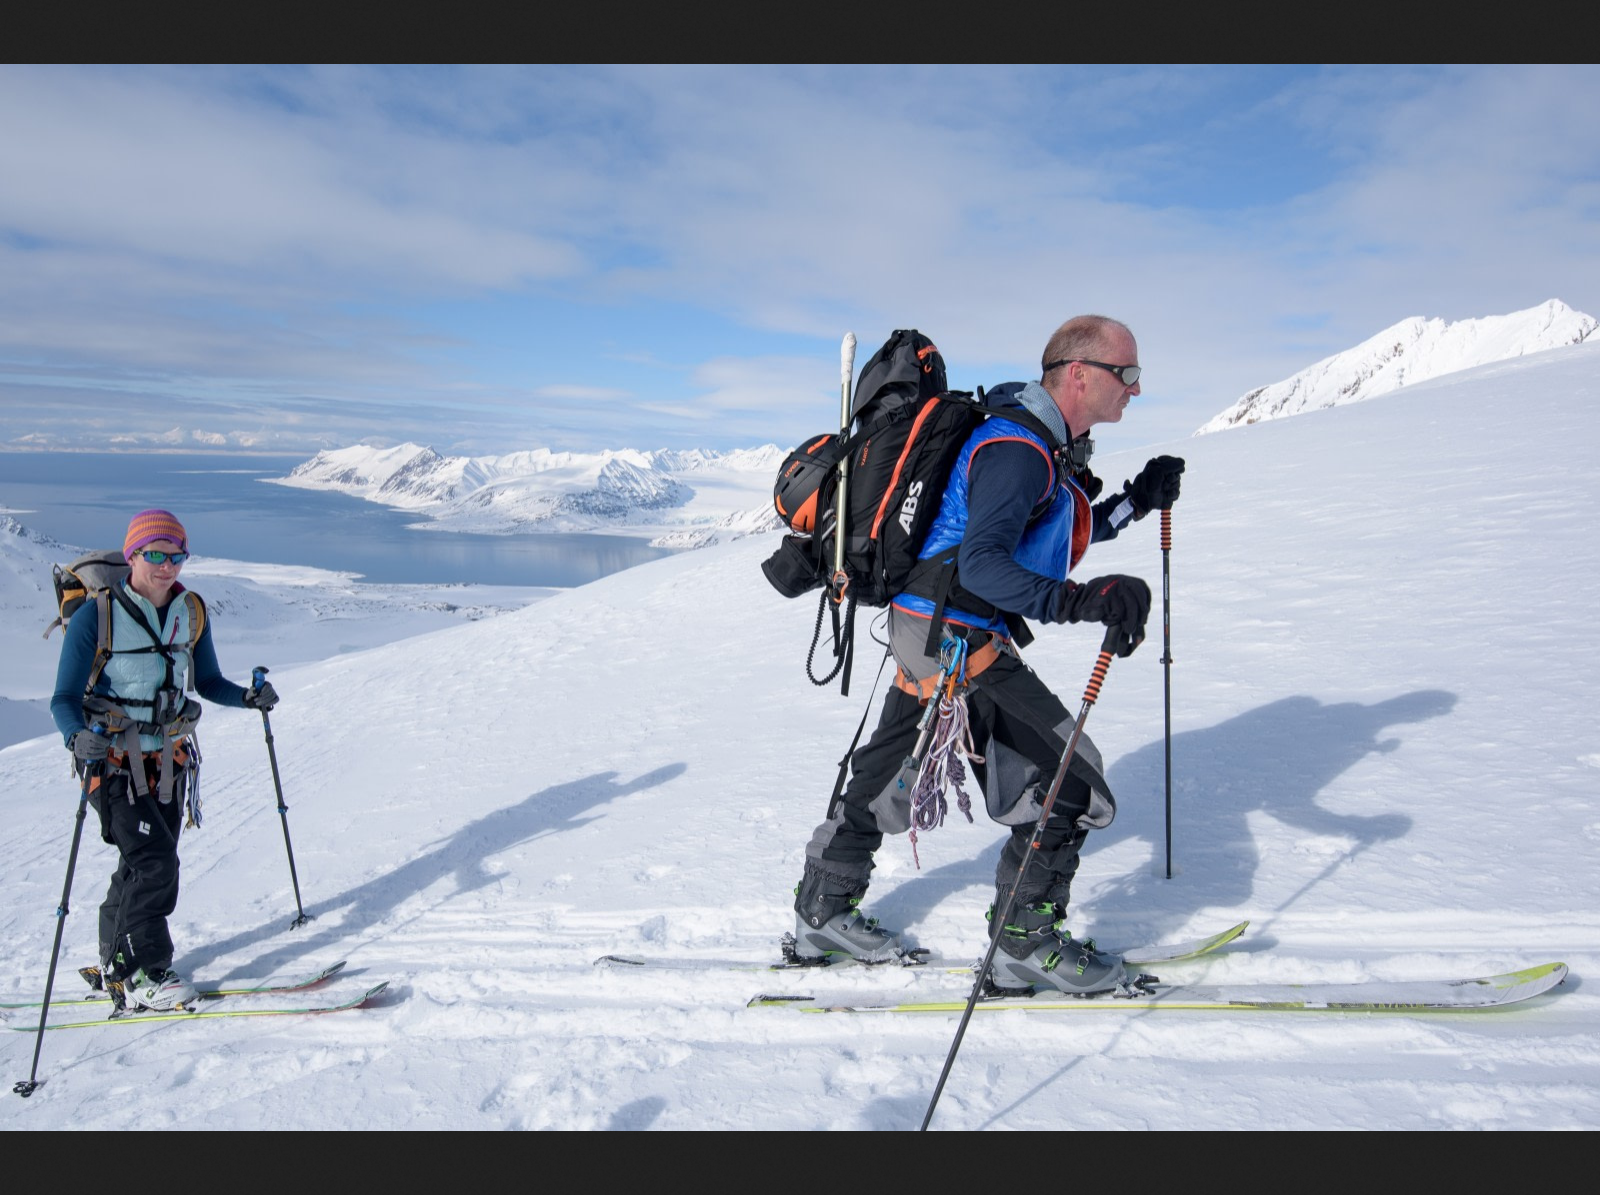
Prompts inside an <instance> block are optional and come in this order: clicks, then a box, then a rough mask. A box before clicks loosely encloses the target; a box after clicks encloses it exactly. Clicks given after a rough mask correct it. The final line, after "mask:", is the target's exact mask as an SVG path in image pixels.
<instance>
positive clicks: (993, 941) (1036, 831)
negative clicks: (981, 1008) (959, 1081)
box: [918, 627, 1117, 1132]
mask: <svg viewBox="0 0 1600 1195" xmlns="http://www.w3.org/2000/svg"><path fill="white" fill-rule="evenodd" d="M1116 636H1117V628H1116V627H1107V628H1106V637H1105V639H1104V640H1102V641H1101V644H1100V654H1099V656H1098V657H1096V659H1095V662H1094V671H1093V672H1091V673H1090V674H1089V685H1088V687H1087V688H1085V689H1084V691H1083V706H1082V708H1080V709H1079V711H1078V720H1077V722H1076V723H1075V724H1074V725H1073V727H1072V737H1071V738H1070V739H1068V740H1067V747H1066V750H1065V751H1063V752H1062V753H1061V766H1060V767H1058V768H1057V769H1056V776H1055V779H1054V780H1052V781H1051V782H1050V791H1049V792H1048V793H1046V794H1045V798H1044V807H1043V808H1042V809H1040V810H1039V818H1038V820H1037V821H1036V822H1034V824H1033V839H1032V841H1030V842H1029V843H1028V848H1027V850H1025V851H1023V853H1022V863H1021V864H1020V865H1019V866H1018V867H1017V878H1016V879H1015V880H1013V881H1012V883H1011V895H1010V896H1008V897H1006V907H1005V908H1004V909H1003V910H1001V911H999V912H998V913H997V914H996V919H995V921H994V922H993V926H994V932H993V933H992V934H991V935H990V937H989V950H988V952H987V953H986V954H985V955H984V956H983V962H982V963H981V964H979V966H978V977H977V980H976V981H975V982H974V983H973V985H972V995H970V996H968V997H967V1007H966V1011H965V1012H963V1013H962V1014H961V1023H960V1024H959V1025H957V1026H956V1037H955V1040H954V1041H953V1042H951V1043H950V1053H949V1054H948V1055H947V1056H946V1057H945V1060H944V1069H943V1070H942V1071H940V1072H939V1082H938V1083H937V1084H936V1085H935V1086H934V1089H933V1098H932V1099H931V1100H929V1101H928V1111H927V1113H926V1114H925V1115H924V1116H923V1118H922V1128H921V1129H920V1130H918V1131H919V1132H925V1131H926V1130H927V1128H928V1124H929V1122H931V1121H932V1120H933V1110H934V1109H935V1108H936V1107H938V1105H939V1096H940V1095H942V1094H943V1093H944V1084H945V1080H946V1079H948V1078H949V1077H950V1068H951V1067H952V1066H954V1065H955V1061H956V1051H958V1050H959V1049H961V1039H962V1038H963V1037H965V1036H966V1032H967V1022H968V1021H970V1020H971V1019H972V1010H973V1009H974V1008H976V1007H977V1004H978V997H979V995H981V994H982V992H983V984H984V981H985V980H986V979H988V978H989V968H990V966H991V965H992V964H993V963H994V952H995V949H996V948H997V947H998V946H999V945H1000V935H1001V934H1003V933H1004V932H1005V926H1006V923H1007V922H1008V921H1010V920H1011V910H1012V909H1013V908H1015V907H1016V904H1017V893H1018V892H1020V891H1021V890H1022V880H1023V877H1024V876H1025V875H1026V874H1027V871H1028V864H1029V863H1032V862H1033V855H1034V852H1035V851H1038V850H1041V849H1042V844H1043V839H1044V826H1045V823H1046V822H1047V821H1049V820H1050V811H1051V809H1053V808H1054V807H1055V803H1056V797H1057V795H1058V794H1059V793H1060V792H1061V786H1062V784H1064V783H1065V782H1066V779H1067V768H1068V766H1069V765H1070V764H1071V763H1072V757H1073V756H1074V755H1075V754H1076V753H1077V750H1078V740H1079V739H1080V738H1082V737H1083V724H1084V723H1085V722H1086V721H1088V718H1089V707H1090V706H1092V705H1093V704H1094V703H1095V701H1096V700H1098V699H1099V697H1100V686H1101V684H1103V683H1104V682H1105V679H1106V669H1108V668H1110V667H1111V653H1112V650H1113V649H1114V648H1115V646H1116V641H1117V640H1116Z"/></svg>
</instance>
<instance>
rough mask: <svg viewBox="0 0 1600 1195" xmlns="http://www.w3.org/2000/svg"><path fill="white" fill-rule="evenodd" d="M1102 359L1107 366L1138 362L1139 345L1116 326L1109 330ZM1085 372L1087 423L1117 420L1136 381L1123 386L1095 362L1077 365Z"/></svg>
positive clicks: (1137, 390) (1120, 416)
mask: <svg viewBox="0 0 1600 1195" xmlns="http://www.w3.org/2000/svg"><path fill="white" fill-rule="evenodd" d="M1111 333H1112V335H1111V336H1110V337H1109V338H1108V340H1107V342H1106V348H1105V353H1106V355H1105V357H1104V358H1103V360H1104V361H1105V363H1106V364H1107V365H1137V364H1139V346H1138V345H1137V344H1135V343H1134V339H1133V337H1132V336H1130V335H1128V334H1127V333H1126V332H1124V331H1122V330H1121V329H1119V328H1113V329H1111ZM1074 368H1076V369H1081V370H1083V371H1084V379H1083V380H1084V395H1083V410H1084V412H1085V413H1086V414H1087V415H1088V416H1089V420H1090V424H1091V425H1093V424H1095V423H1116V422H1117V421H1119V420H1120V419H1121V418H1122V412H1123V411H1125V410H1127V407H1128V404H1129V403H1130V402H1132V401H1133V396H1134V395H1135V394H1138V393H1139V384H1138V383H1137V382H1135V383H1134V384H1133V385H1132V386H1124V385H1123V384H1122V382H1121V381H1119V380H1118V378H1117V375H1116V374H1114V373H1112V372H1111V371H1110V370H1108V369H1101V368H1100V367H1099V366H1098V365H1081V364H1080V365H1077V366H1074Z"/></svg>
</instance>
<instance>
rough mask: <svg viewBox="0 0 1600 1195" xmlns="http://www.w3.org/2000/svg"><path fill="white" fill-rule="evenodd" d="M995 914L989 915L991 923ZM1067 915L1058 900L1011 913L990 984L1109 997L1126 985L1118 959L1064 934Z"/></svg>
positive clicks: (1012, 989) (1089, 942)
mask: <svg viewBox="0 0 1600 1195" xmlns="http://www.w3.org/2000/svg"><path fill="white" fill-rule="evenodd" d="M995 913H996V910H995V909H992V908H991V909H990V910H989V918H990V920H991V922H992V921H993V919H994V917H995ZM1065 916H1066V910H1065V909H1063V908H1062V907H1061V906H1060V905H1058V904H1056V903H1054V902H1053V901H1044V902H1041V903H1039V904H1030V905H1024V906H1022V907H1021V908H1013V909H1012V910H1011V920H1010V921H1009V922H1007V923H1006V925H1004V926H1003V927H1002V928H1001V930H1000V949H998V950H996V951H995V953H994V963H993V964H992V965H991V966H990V968H989V981H990V982H991V983H992V984H993V985H994V986H995V987H996V988H998V989H1000V990H1001V991H1003V992H1022V991H1026V990H1029V989H1034V988H1040V989H1053V990H1055V991H1058V992H1066V993H1067V994H1069V995H1073V996H1085V995H1089V994H1091V993H1093V992H1108V991H1111V990H1112V989H1114V988H1115V987H1117V986H1118V985H1119V984H1121V983H1123V982H1124V981H1125V980H1126V978H1127V973H1126V972H1125V971H1124V969H1123V966H1122V960H1121V959H1120V958H1118V957H1117V956H1116V955H1114V954H1106V953H1104V952H1102V951H1099V950H1096V949H1095V944H1094V939H1092V938H1089V939H1085V940H1083V941H1080V940H1078V939H1077V938H1073V937H1070V936H1068V935H1066V934H1063V933H1062V932H1061V923H1062V921H1063V920H1064V919H1065Z"/></svg>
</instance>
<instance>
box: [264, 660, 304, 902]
mask: <svg viewBox="0 0 1600 1195" xmlns="http://www.w3.org/2000/svg"><path fill="white" fill-rule="evenodd" d="M266 678H267V670H266V669H265V668H264V667H262V666H260V665H257V666H256V667H254V668H252V669H251V670H250V681H251V687H252V688H254V689H258V690H259V689H260V688H261V682H262V681H264V680H266ZM261 729H262V730H264V731H266V734H267V759H268V760H269V761H270V762H271V763H272V787H273V788H275V789H277V791H278V817H279V819H280V820H281V821H282V822H283V849H284V850H286V851H288V852H289V882H290V883H292V884H293V885H294V907H295V909H296V911H297V912H298V913H299V916H297V917H296V918H295V919H294V920H293V921H291V922H290V923H289V928H290V929H299V928H300V927H301V926H302V925H304V924H305V923H306V922H308V921H310V920H311V917H310V915H309V914H307V913H306V909H305V906H304V905H303V904H301V903H300V877H299V875H297V874H296V873H295V869H294V845H293V844H292V843H291V842H290V841H289V807H288V806H287V805H285V804H284V803H283V781H282V780H281V779H279V777H278V752H277V750H276V749H275V748H274V747H273V745H272V719H271V718H269V717H267V711H266V710H262V711H261Z"/></svg>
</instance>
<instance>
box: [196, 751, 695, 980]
mask: <svg viewBox="0 0 1600 1195" xmlns="http://www.w3.org/2000/svg"><path fill="white" fill-rule="evenodd" d="M686 767H687V765H686V764H682V763H675V764H668V765H666V766H664V767H660V768H657V769H655V770H654V771H652V772H647V773H645V774H644V775H642V776H639V777H637V778H636V779H633V780H630V781H628V782H626V783H618V782H617V779H616V776H617V773H615V772H597V773H595V774H594V775H592V776H586V777H584V778H583V779H581V780H572V781H568V782H567V783H565V784H555V785H551V786H550V787H549V788H546V789H541V790H540V791H539V792H536V793H532V794H530V795H529V796H527V797H525V798H524V799H523V800H521V801H519V802H517V803H516V804H515V805H509V806H506V807H504V808H501V809H496V810H495V811H494V812H492V813H489V814H486V815H485V816H483V817H480V818H478V819H477V820H476V821H473V822H469V823H468V824H467V825H465V826H462V827H461V829H459V830H457V831H456V832H455V833H454V834H452V835H451V836H450V837H449V838H447V839H445V840H443V841H442V842H440V843H438V844H437V845H435V846H433V847H432V848H431V849H427V850H425V853H423V854H421V855H418V856H417V857H416V858H414V859H409V860H407V861H406V862H404V863H401V864H400V865H399V866H398V867H396V868H394V869H393V870H391V871H387V872H385V873H383V874H382V875H377V876H374V877H372V878H371V879H370V880H367V881H365V882H364V883H361V884H358V885H356V886H355V887H353V888H348V889H346V890H345V891H344V892H341V893H339V894H338V895H337V896H333V897H329V898H327V899H324V900H320V901H316V902H313V903H311V904H308V905H307V906H306V912H307V913H308V914H309V915H310V916H312V917H314V918H315V917H321V916H323V915H324V914H327V913H332V912H335V911H339V910H343V911H344V916H343V917H341V918H340V919H339V921H338V922H337V924H331V925H329V926H328V927H326V928H324V929H319V927H318V924H317V922H316V921H312V922H311V923H310V924H309V925H306V926H303V927H302V928H300V929H297V930H294V931H292V932H286V931H287V930H288V926H287V922H288V921H289V920H291V919H292V915H293V909H292V908H291V909H289V910H287V911H286V912H285V913H284V914H283V916H282V917H275V918H273V920H271V921H270V922H264V923H262V924H261V925H258V926H256V927H255V928H253V929H249V930H244V931H241V932H240V933H238V934H235V935H234V936H233V937H231V938H225V939H223V940H221V941H217V942H211V943H208V944H206V945H205V946H204V947H202V948H201V949H200V950H198V951H195V952H192V953H188V954H186V955H185V957H184V960H183V963H184V965H185V966H187V967H189V968H191V969H192V970H196V971H204V970H205V969H206V966H207V965H208V964H209V963H211V962H214V961H215V960H216V959H219V958H225V957H227V956H228V955H229V954H231V953H232V952H234V951H237V950H244V949H247V948H249V947H251V946H254V945H256V944H257V943H259V942H264V941H267V940H268V939H277V938H282V939H283V940H282V941H281V942H279V943H277V944H276V945H275V948H274V949H272V950H270V951H268V952H267V953H266V954H265V955H262V956H261V957H259V958H256V959H253V960H251V961H250V962H249V963H245V964H240V965H239V966H236V967H233V968H231V969H230V971H229V973H228V974H227V975H225V976H219V977H218V978H219V980H223V981H225V980H227V979H229V978H233V977H234V976H241V975H244V974H246V973H248V974H250V975H252V976H254V975H271V974H274V973H276V972H277V971H279V970H280V969H282V968H284V967H285V966H287V965H288V964H289V963H291V962H293V961H294V960H296V959H299V958H302V957H304V956H306V955H310V954H314V953H316V952H317V951H320V950H323V949H325V948H331V947H332V946H333V944H334V943H338V942H344V941H347V940H348V939H352V938H354V937H356V936H358V935H359V934H361V933H362V932H364V931H366V930H368V929H371V928H372V927H373V926H375V925H377V924H379V923H380V922H382V921H383V920H384V919H385V918H386V917H388V916H389V915H390V914H391V913H393V912H394V911H395V909H397V908H398V907H399V906H400V905H401V904H403V903H404V902H405V901H406V900H407V899H409V898H410V897H412V896H415V895H416V894H417V893H419V892H423V891H425V890H427V889H428V888H430V887H432V886H433V885H434V884H436V883H438V882H439V881H441V880H444V879H446V878H453V879H454V880H455V884H456V887H455V891H454V892H453V893H452V894H451V897H452V898H453V897H457V896H462V895H464V894H466V893H469V892H473V891H476V890H477V889H479V888H483V887H485V886H487V885H489V884H492V883H495V882H496V881H497V880H498V879H499V878H500V877H499V876H497V875H496V874H494V873H492V872H490V871H489V870H488V869H487V868H486V867H485V866H484V864H485V861H486V860H488V859H490V858H492V857H493V856H495V855H499V854H502V853H503V852H505V851H508V850H511V849H513V848H515V847H519V846H522V845H523V844H525V843H528V842H532V841H533V840H535V839H538V838H544V837H546V836H548V835H551V834H558V833H560V832H562V831H564V830H572V829H576V828H577V827H579V826H582V825H585V824H587V823H588V821H590V820H591V819H590V818H588V817H585V816H584V815H585V814H587V813H589V812H590V811H591V810H592V809H594V808H596V807H597V806H600V805H604V804H605V803H606V802H608V801H614V800H616V799H617V798H618V797H625V796H628V795H630V794H632V793H636V792H641V791H643V790H645V789H649V788H655V787H657V786H658V785H661V784H665V783H667V782H668V781H669V780H672V779H674V778H676V777H677V776H680V775H682V773H683V772H684V771H685V770H686ZM285 866H287V863H285Z"/></svg>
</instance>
